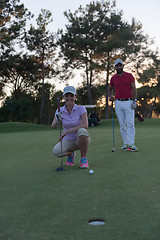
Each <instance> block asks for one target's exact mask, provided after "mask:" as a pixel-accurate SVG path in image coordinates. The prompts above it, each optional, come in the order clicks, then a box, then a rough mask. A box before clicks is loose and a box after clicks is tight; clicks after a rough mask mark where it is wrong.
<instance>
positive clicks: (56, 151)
mask: <svg viewBox="0 0 160 240" xmlns="http://www.w3.org/2000/svg"><path fill="white" fill-rule="evenodd" d="M53 154H54V155H55V156H56V157H59V156H60V155H61V151H60V150H59V147H58V146H57V145H56V146H55V147H54V148H53Z"/></svg>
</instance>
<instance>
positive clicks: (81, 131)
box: [77, 128, 89, 138]
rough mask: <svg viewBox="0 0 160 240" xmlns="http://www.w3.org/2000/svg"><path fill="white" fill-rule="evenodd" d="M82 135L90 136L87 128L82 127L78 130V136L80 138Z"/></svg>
mask: <svg viewBox="0 0 160 240" xmlns="http://www.w3.org/2000/svg"><path fill="white" fill-rule="evenodd" d="M80 136H86V137H89V132H88V131H87V129H85V128H80V129H79V130H78V132H77V137H78V138H79V137H80Z"/></svg>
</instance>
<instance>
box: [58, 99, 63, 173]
mask: <svg viewBox="0 0 160 240" xmlns="http://www.w3.org/2000/svg"><path fill="white" fill-rule="evenodd" d="M57 108H58V112H60V99H59V96H58V97H57ZM61 125H62V123H59V131H60V134H59V135H60V139H61V136H62V133H61ZM61 156H62V157H61V166H60V167H58V168H57V169H56V171H64V168H63V155H62V139H61Z"/></svg>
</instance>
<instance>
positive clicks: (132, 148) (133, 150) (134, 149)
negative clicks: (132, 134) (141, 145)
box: [128, 145, 138, 152]
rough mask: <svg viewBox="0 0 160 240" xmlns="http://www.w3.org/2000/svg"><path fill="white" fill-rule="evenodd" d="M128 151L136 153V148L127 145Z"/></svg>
mask: <svg viewBox="0 0 160 240" xmlns="http://www.w3.org/2000/svg"><path fill="white" fill-rule="evenodd" d="M128 151H131V152H138V148H136V146H134V145H128Z"/></svg>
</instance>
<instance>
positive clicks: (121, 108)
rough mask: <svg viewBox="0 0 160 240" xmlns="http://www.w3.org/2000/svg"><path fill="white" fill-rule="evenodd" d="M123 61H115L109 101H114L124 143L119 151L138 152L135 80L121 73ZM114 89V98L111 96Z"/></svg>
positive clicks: (123, 72)
mask: <svg viewBox="0 0 160 240" xmlns="http://www.w3.org/2000/svg"><path fill="white" fill-rule="evenodd" d="M123 67H124V64H123V61H122V60H121V59H116V61H115V70H116V72H117V73H116V74H115V75H114V76H112V78H111V81H110V85H109V100H110V101H114V100H115V111H116V115H117V118H118V121H119V125H120V132H121V136H122V139H123V142H124V145H123V147H122V148H121V150H122V151H123V150H129V151H132V152H135V151H138V148H136V146H135V145H134V142H135V125H134V117H135V109H136V106H137V91H136V86H135V78H134V77H133V75H132V74H131V73H128V72H125V71H123ZM113 87H114V89H115V98H114V96H113Z"/></svg>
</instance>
